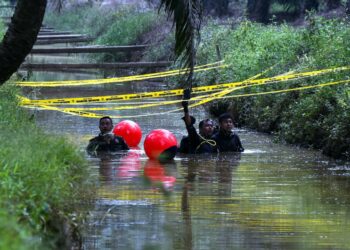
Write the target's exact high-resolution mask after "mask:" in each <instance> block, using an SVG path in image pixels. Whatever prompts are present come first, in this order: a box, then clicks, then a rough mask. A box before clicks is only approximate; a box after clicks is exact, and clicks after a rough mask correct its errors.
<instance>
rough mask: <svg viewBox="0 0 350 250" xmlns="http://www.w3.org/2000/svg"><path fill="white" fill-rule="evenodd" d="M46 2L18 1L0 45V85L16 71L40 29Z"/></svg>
mask: <svg viewBox="0 0 350 250" xmlns="http://www.w3.org/2000/svg"><path fill="white" fill-rule="evenodd" d="M45 9H46V0H18V1H17V5H16V8H15V12H14V14H13V16H12V19H11V23H10V25H9V27H8V29H7V31H6V34H5V36H4V39H3V40H2V42H1V43H0V85H2V84H3V83H4V82H5V81H7V80H8V79H9V78H10V77H11V75H12V74H13V73H14V72H16V71H17V69H18V68H19V66H20V65H21V63H22V62H23V61H24V59H25V57H26V56H27V55H28V54H29V52H30V51H31V49H32V48H33V45H34V43H35V41H36V38H37V35H38V33H39V30H40V28H41V24H42V21H43V17H44V14H45Z"/></svg>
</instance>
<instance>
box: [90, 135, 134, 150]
mask: <svg viewBox="0 0 350 250" xmlns="http://www.w3.org/2000/svg"><path fill="white" fill-rule="evenodd" d="M128 149H129V147H128V145H127V144H126V143H125V141H124V139H123V138H122V137H120V136H117V135H115V136H114V139H113V140H111V141H110V143H107V142H106V140H105V139H104V136H103V135H102V134H99V135H98V136H96V137H94V138H92V139H91V140H90V141H89V145H88V146H87V148H86V150H87V152H88V153H90V154H93V153H95V152H115V151H119V150H128Z"/></svg>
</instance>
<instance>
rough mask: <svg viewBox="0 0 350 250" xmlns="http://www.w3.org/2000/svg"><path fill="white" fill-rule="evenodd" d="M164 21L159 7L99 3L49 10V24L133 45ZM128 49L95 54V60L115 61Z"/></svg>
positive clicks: (100, 42) (100, 39) (107, 41)
mask: <svg viewBox="0 0 350 250" xmlns="http://www.w3.org/2000/svg"><path fill="white" fill-rule="evenodd" d="M163 21H164V16H161V15H158V13H157V12H156V11H153V10H152V11H151V10H150V11H140V10H137V9H136V8H133V7H125V8H121V9H117V10H114V9H107V8H99V7H96V6H93V7H91V6H85V7H79V8H71V9H64V10H63V11H62V12H61V13H53V12H47V13H46V16H45V20H44V22H45V24H47V25H49V26H51V27H54V28H55V29H57V30H68V31H74V32H77V33H81V34H88V35H90V36H92V37H94V38H95V41H94V42H93V44H97V45H130V44H138V43H140V39H141V36H142V35H143V34H145V33H147V32H150V31H151V30H152V29H154V28H155V27H156V26H157V25H158V23H161V22H163ZM127 56H128V55H125V53H104V54H94V55H91V57H90V58H91V59H92V60H97V61H103V62H113V61H120V60H125V59H126V58H127Z"/></svg>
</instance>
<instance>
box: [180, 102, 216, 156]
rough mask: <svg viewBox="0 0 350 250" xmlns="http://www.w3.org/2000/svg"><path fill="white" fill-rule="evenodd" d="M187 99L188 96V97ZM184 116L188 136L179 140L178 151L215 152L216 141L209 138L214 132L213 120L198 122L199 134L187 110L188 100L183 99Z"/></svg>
mask: <svg viewBox="0 0 350 250" xmlns="http://www.w3.org/2000/svg"><path fill="white" fill-rule="evenodd" d="M188 99H189V98H188ZM182 106H183V108H184V113H185V116H184V117H183V118H182V119H183V120H184V122H185V125H186V130H187V132H188V136H186V137H184V138H183V139H182V140H181V142H180V148H179V152H180V153H187V154H201V153H215V152H217V149H216V142H215V141H214V140H212V139H211V137H212V135H213V132H214V122H213V121H212V120H211V119H205V120H202V121H200V122H199V134H198V133H197V130H196V128H195V127H194V126H193V125H194V124H195V122H196V119H195V118H194V117H193V116H190V114H189V112H188V101H187V100H186V99H185V100H184V101H183V102H182Z"/></svg>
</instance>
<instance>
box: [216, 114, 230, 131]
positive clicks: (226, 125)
mask: <svg viewBox="0 0 350 250" xmlns="http://www.w3.org/2000/svg"><path fill="white" fill-rule="evenodd" d="M219 125H220V130H222V131H224V132H231V131H232V129H233V118H232V116H231V115H230V114H228V113H223V114H221V115H220V116H219Z"/></svg>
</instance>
